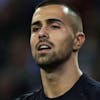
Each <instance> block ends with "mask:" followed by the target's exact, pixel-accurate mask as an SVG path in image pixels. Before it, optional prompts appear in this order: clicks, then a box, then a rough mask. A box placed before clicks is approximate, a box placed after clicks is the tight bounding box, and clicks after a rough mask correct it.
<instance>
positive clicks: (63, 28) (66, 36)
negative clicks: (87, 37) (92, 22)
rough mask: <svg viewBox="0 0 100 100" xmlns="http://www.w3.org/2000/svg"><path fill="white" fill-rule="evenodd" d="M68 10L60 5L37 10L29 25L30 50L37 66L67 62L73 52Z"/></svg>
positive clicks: (72, 35) (72, 37) (72, 34)
mask: <svg viewBox="0 0 100 100" xmlns="http://www.w3.org/2000/svg"><path fill="white" fill-rule="evenodd" d="M67 13H68V9H67V8H66V7H64V6H61V5H49V6H44V7H40V8H38V9H37V10H36V11H35V13H34V15H33V17H32V25H31V38H30V44H31V50H32V55H33V57H34V59H35V60H36V62H37V64H39V65H41V66H42V65H49V64H50V65H52V64H53V63H59V62H63V61H66V60H68V58H69V57H70V55H71V54H72V52H73V41H74V33H73V31H72V29H71V27H70V26H69V24H68V23H69V22H68V18H67V17H68V16H67V15H68V14H67Z"/></svg>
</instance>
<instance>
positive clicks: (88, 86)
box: [83, 75, 100, 100]
mask: <svg viewBox="0 0 100 100" xmlns="http://www.w3.org/2000/svg"><path fill="white" fill-rule="evenodd" d="M83 91H84V93H85V94H86V95H87V97H88V98H91V99H90V100H98V98H99V99H100V82H97V81H96V80H94V79H93V78H91V77H89V76H87V75H85V76H84V82H83Z"/></svg>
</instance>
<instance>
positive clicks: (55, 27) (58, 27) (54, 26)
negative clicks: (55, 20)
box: [50, 24, 60, 29]
mask: <svg viewBox="0 0 100 100" xmlns="http://www.w3.org/2000/svg"><path fill="white" fill-rule="evenodd" d="M50 28H52V29H60V25H58V24H52V25H51V26H50Z"/></svg>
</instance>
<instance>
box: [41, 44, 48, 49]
mask: <svg viewBox="0 0 100 100" xmlns="http://www.w3.org/2000/svg"><path fill="white" fill-rule="evenodd" d="M46 48H48V46H47V45H42V46H40V49H46Z"/></svg>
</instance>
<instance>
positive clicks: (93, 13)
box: [0, 0, 100, 100]
mask: <svg viewBox="0 0 100 100" xmlns="http://www.w3.org/2000/svg"><path fill="white" fill-rule="evenodd" d="M40 1H42V0H0V100H13V99H14V98H15V97H17V96H19V95H21V94H23V93H27V92H30V91H32V90H35V89H37V88H38V87H40V84H41V81H40V74H39V69H38V66H36V64H35V62H34V60H33V58H32V55H31V50H30V43H29V39H30V23H31V17H32V13H33V11H34V8H35V6H36V5H37V4H38V3H39V2H40ZM71 1H72V2H73V4H74V5H75V6H76V7H77V8H78V9H79V11H80V12H81V14H82V18H83V21H84V32H85V34H86V42H85V44H84V46H83V47H82V48H81V50H80V53H79V63H80V67H81V69H82V70H83V72H85V73H87V74H88V75H90V76H92V77H93V78H94V79H96V80H97V81H100V52H99V51H100V2H99V0H71Z"/></svg>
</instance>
